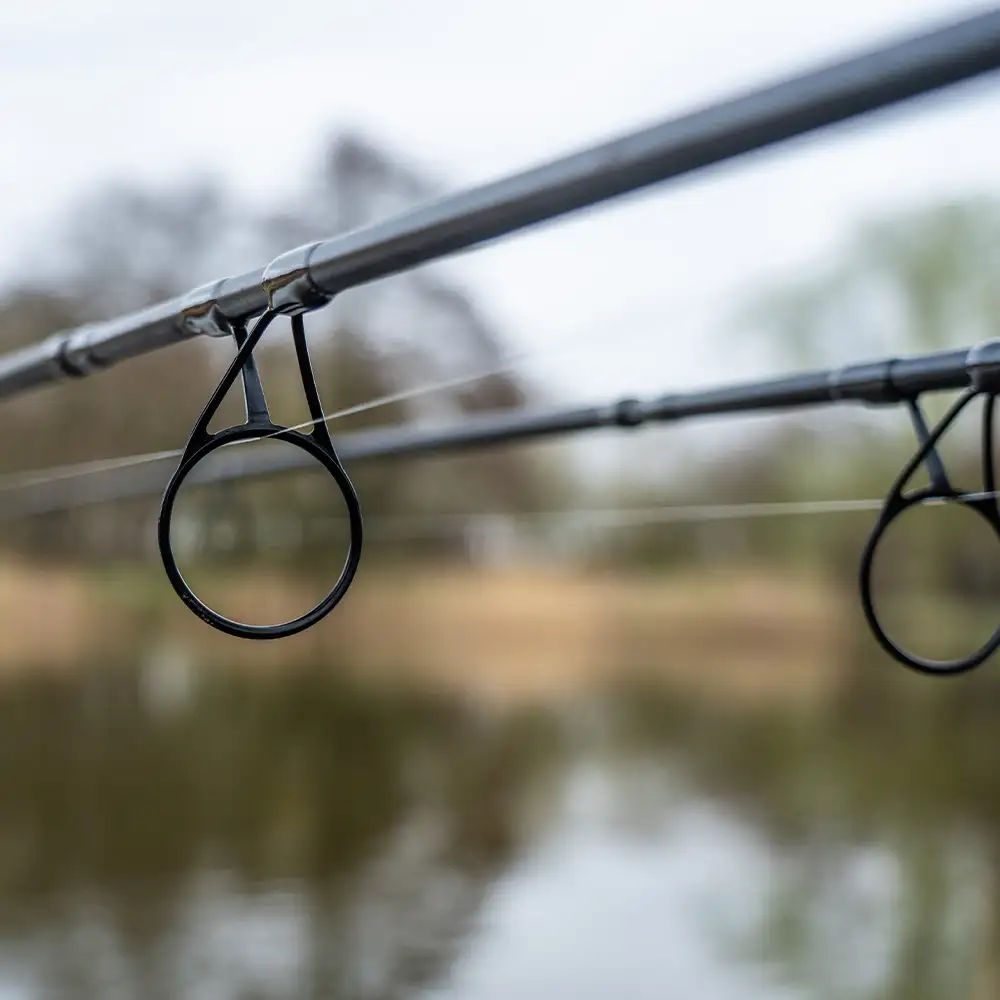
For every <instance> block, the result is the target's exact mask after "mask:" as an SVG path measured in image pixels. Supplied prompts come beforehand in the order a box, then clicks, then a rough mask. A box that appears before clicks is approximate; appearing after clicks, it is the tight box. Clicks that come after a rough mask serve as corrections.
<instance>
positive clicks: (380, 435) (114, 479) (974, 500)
mask: <svg viewBox="0 0 1000 1000" xmlns="http://www.w3.org/2000/svg"><path fill="white" fill-rule="evenodd" d="M454 381H456V380H447V381H445V382H443V383H441V384H442V385H446V386H447V385H451V384H453V383H454ZM424 388H427V387H424ZM948 390H951V391H954V390H962V392H961V395H960V396H959V397H958V401H957V403H956V404H954V405H953V406H952V408H951V409H950V410H949V411H948V412H947V413H946V414H945V416H944V417H943V418H942V419H941V421H940V422H939V423H938V424H937V425H936V426H935V427H934V428H933V430H931V429H929V428H928V425H927V421H926V418H925V416H924V413H923V411H922V409H921V407H920V397H921V396H923V395H924V394H926V393H932V392H942V391H948ZM997 392H1000V340H992V341H988V342H985V343H983V344H980V345H977V346H975V347H971V348H967V349H959V350H951V351H938V352H934V353H929V354H923V355H917V356H914V357H909V358H895V357H892V358H883V359H880V360H876V361H868V362H861V363H856V364H849V365H842V366H839V367H835V368H827V369H821V370H818V371H814V372H806V373H802V374H797V375H791V376H787V377H783V378H771V379H760V380H756V381H748V382H742V383H736V384H733V385H728V386H721V387H718V388H710V389H700V390H694V391H688V392H674V393H668V394H665V395H662V396H658V397H655V398H652V399H646V400H643V399H636V398H632V397H626V398H622V399H617V400H613V401H610V402H606V403H602V404H597V405H591V406H575V407H552V408H547V409H539V410H529V411H524V410H514V411H511V410H501V411H494V412H483V413H478V414H473V415H470V416H467V417H465V418H463V419H462V420H461V421H460V422H454V423H450V424H447V425H444V426H436V427H409V426H403V427H389V428H377V429H373V430H365V431H356V432H353V433H350V434H345V435H340V436H337V437H334V438H331V439H330V440H331V447H332V448H333V450H334V453H335V454H336V455H337V456H338V457H339V460H340V461H344V462H348V463H351V464H353V463H356V462H365V461H375V460H390V459H403V458H416V457H421V456H430V455H445V454H450V453H456V452H461V451H468V450H472V449H482V448H489V447H492V446H500V445H507V444H511V443H515V442H527V441H532V440H542V439H547V438H555V437H561V436H565V435H569V434H574V433H580V432H587V431H595V430H600V429H608V428H611V429H618V430H621V431H629V430H635V429H638V428H641V427H643V426H647V425H651V424H673V423H681V422H685V421H688V420H691V419H697V418H700V417H709V416H723V415H734V414H746V413H754V412H756V413H767V412H778V411H783V410H792V409H794V410H798V409H802V408H806V407H815V406H828V405H844V404H855V405H865V406H874V407H885V406H894V405H902V406H905V407H906V408H907V409H908V410H909V413H910V416H911V419H912V421H913V425H914V429H915V431H916V434H917V439H918V445H919V448H918V451H917V453H916V454H915V456H914V458H913V459H911V460H910V461H909V462H908V463H907V464H906V465H905V466H904V469H903V472H902V473H901V474H900V476H899V477H897V480H896V482H895V483H894V484H893V487H892V488H891V489H890V491H889V494H888V496H887V498H886V500H885V501H884V502H883V503H881V505H879V506H880V508H881V509H880V512H879V515H878V518H877V521H876V524H875V526H874V528H873V530H872V533H871V535H870V537H869V541H868V544H867V545H866V546H865V549H864V552H863V556H862V566H861V577H860V580H861V583H860V586H861V595H862V608H863V610H864V611H865V614H866V617H867V619H868V623H869V625H870V627H871V628H872V630H873V632H874V634H875V636H876V638H877V639H878V640H879V641H880V642H881V643H882V645H883V646H884V647H885V648H886V649H887V650H888V651H889V652H890V653H891V654H892V655H893V656H894V657H895V658H896V659H899V660H901V661H902V662H904V663H906V665H908V666H912V667H914V668H915V669H918V670H922V671H925V672H933V673H956V672H960V671H962V670H968V669H971V668H972V667H973V666H976V665H978V664H979V663H981V662H983V660H985V659H986V658H988V657H989V656H990V655H991V654H992V653H993V652H994V651H995V649H996V648H997V647H998V646H1000V635H998V634H994V635H993V636H992V637H991V638H990V640H988V641H987V643H985V644H984V645H983V647H981V648H980V649H979V650H977V651H976V652H975V653H973V654H971V655H970V656H967V657H964V658H961V659H958V660H954V661H930V660H924V659H922V658H920V657H917V656H914V655H913V654H911V653H909V652H908V651H906V650H904V649H902V648H901V647H899V646H898V645H896V644H895V643H894V642H893V640H892V639H891V638H890V637H889V636H888V635H887V633H886V632H885V630H884V629H883V627H882V625H881V623H880V620H879V618H878V614H877V612H876V609H875V605H874V600H873V598H872V586H871V578H872V568H873V564H874V559H875V554H876V550H877V547H878V545H879V543H880V541H881V539H882V538H883V537H884V535H885V533H886V531H887V530H888V528H889V526H890V525H891V524H892V523H893V522H895V521H896V520H897V519H898V518H899V517H900V516H901V515H902V514H903V513H904V512H905V511H906V510H908V509H910V508H912V507H915V506H918V505H921V504H936V503H949V502H950V503H957V504H960V505H962V506H965V507H968V508H969V509H970V510H973V511H974V512H976V513H978V514H980V515H981V516H983V517H984V518H985V520H986V521H987V523H988V524H989V525H990V526H991V527H992V528H993V529H994V531H996V532H997V534H998V536H1000V511H998V506H997V491H996V482H995V475H994V469H993V425H992V420H993V400H994V396H995V394H996V393H997ZM979 395H981V396H983V397H984V400H985V405H984V408H983V429H982V453H983V473H982V483H981V486H980V488H979V489H976V490H960V489H957V488H956V487H954V486H952V484H951V482H950V480H949V477H948V475H947V473H946V472H945V470H944V465H943V462H942V461H941V459H940V456H939V455H938V452H937V448H936V446H937V443H938V441H939V440H940V438H941V436H942V435H943V434H944V433H945V431H946V430H947V429H948V427H950V426H951V425H952V424H953V423H954V421H955V419H956V418H957V416H958V414H959V413H960V412H961V411H962V410H963V409H964V408H965V407H966V406H967V405H968V404H969V403H970V402H971V401H972V400H973V399H974V398H975V397H976V396H979ZM390 398H391V397H390ZM336 416H338V415H337V414H333V415H332V416H326V417H321V418H320V419H319V420H310V421H308V422H306V423H305V424H303V425H298V426H297V428H296V430H295V433H301V430H302V429H304V428H310V427H317V426H320V425H321V424H322V425H324V426H325V425H326V424H327V423H329V422H330V421H331V420H332V419H333V418H335V417H336ZM280 436H281V435H278V434H261V435H259V436H251V437H250V438H249V440H250V441H251V443H249V444H248V445H247V446H245V447H242V446H241V447H228V448H224V449H220V451H219V454H218V456H217V458H216V460H215V461H213V462H212V463H211V465H206V466H203V467H202V468H200V469H195V470H194V471H193V472H192V474H191V476H190V482H191V483H192V484H200V485H206V484H209V483H222V482H234V481H239V480H243V479H247V478H253V477H263V476H271V475H278V474H283V473H292V472H295V471H297V470H302V469H305V468H312V467H315V461H316V458H315V454H314V453H313V452H312V451H307V450H302V449H294V448H293V449H281V450H280V451H279V452H276V451H275V450H272V449H261V448H259V447H255V445H254V443H253V442H258V443H259V442H260V441H261V440H266V439H267V438H268V437H280ZM226 443H229V444H237V443H239V442H238V441H235V440H233V441H228V442H225V441H224V442H223V444H226ZM136 459H139V460H140V461H136ZM175 460H176V454H175V453H174V452H167V453H151V454H150V455H140V456H132V458H131V459H130V460H125V461H127V462H128V464H124V465H122V466H120V467H114V466H112V467H110V468H104V467H101V466H100V464H98V465H97V466H96V467H94V466H93V465H92V464H85V465H82V466H78V467H73V466H70V467H69V468H68V469H67V470H60V472H59V474H57V475H53V476H50V477H46V476H45V475H38V477H37V480H36V481H34V482H32V481H31V480H30V479H28V480H26V481H23V482H20V483H18V484H17V485H14V486H12V487H7V488H2V487H0V518H3V519H9V518H14V517H26V516H30V515H39V514H48V513H54V512H57V511H62V510H69V509H74V508H78V507H83V506H86V505H89V504H99V503H106V502H111V501H119V500H126V499H132V498H136V497H141V496H146V495H150V494H155V493H159V492H160V491H161V490H163V488H164V486H165V484H166V483H167V481H168V479H169V477H170V476H171V472H172V467H173V463H174V462H175ZM921 464H923V465H925V466H926V467H927V469H928V471H929V473H930V480H931V482H930V485H929V486H928V487H925V488H924V489H921V490H915V491H911V492H909V493H907V492H905V490H906V486H907V483H908V481H909V479H910V478H912V476H913V475H914V474H915V473H916V471H917V468H918V466H920V465H921ZM74 470H75V471H74ZM15 482H17V481H16V480H15ZM175 492H176V491H175ZM871 508H872V502H871V501H869V500H857V501H855V500H843V501H814V502H811V503H810V502H806V503H805V504H751V505H717V506H716V507H710V508H707V509H705V510H703V511H696V510H695V509H693V508H676V509H674V508H670V507H665V508H659V509H657V510H655V511H652V512H645V513H644V514H643V515H642V517H643V518H645V519H646V520H648V521H649V522H650V523H656V522H664V523H665V522H670V521H675V522H684V521H692V520H702V519H705V520H712V519H727V518H731V517H736V516H751V517H754V516H772V515H774V514H779V513H781V514H787V513H797V512H799V513H823V512H831V511H836V510H843V511H848V510H869V509H871ZM349 511H350V508H349ZM622 513H623V514H624V515H625V516H624V518H619V519H621V520H623V521H624V522H626V523H627V522H628V520H629V519H630V517H632V518H635V517H636V516H637V515H636V514H634V513H633V514H632V515H630V514H629V512H628V511H625V512H622ZM528 516H529V517H530V515H528ZM581 516H582V515H581ZM546 517H547V518H548V519H549V520H551V515H546V516H545V517H542V518H541V520H542V522H543V523H544V521H545V520H546ZM454 519H455V520H456V522H457V521H464V520H465V519H466V517H465V515H455V516H454ZM612 520H614V518H612ZM160 523H161V525H162V524H163V520H162V519H161V522H160ZM382 527H383V529H385V528H386V527H387V526H386V525H383V526H382ZM412 527H413V526H411V525H408V524H407V523H403V528H404V529H406V530H411V529H412ZM419 528H420V526H419V525H417V529H419ZM167 530H168V531H169V518H168V523H167ZM397 530H398V526H397ZM424 530H425V529H424ZM384 533H385V531H384V530H383V534H384ZM418 533H419V531H418ZM249 627H251V628H255V629H259V628H271V627H272V626H249ZM998 632H1000V630H998Z"/></svg>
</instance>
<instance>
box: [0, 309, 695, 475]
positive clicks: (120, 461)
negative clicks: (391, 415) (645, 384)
mask: <svg viewBox="0 0 1000 1000" xmlns="http://www.w3.org/2000/svg"><path fill="white" fill-rule="evenodd" d="M700 304H703V298H702V297H692V298H691V299H685V300H681V301H680V302H679V303H675V304H668V305H667V306H665V307H663V308H664V309H666V310H671V311H674V310H681V311H683V312H687V311H688V310H692V309H694V308H695V307H697V306H698V305H700ZM675 315H676V312H675ZM612 325H613V324H612V322H611V321H609V322H608V323H607V324H606V325H605V324H603V323H601V324H598V325H596V326H594V327H593V328H592V329H590V330H589V331H588V332H587V333H586V334H584V335H582V336H580V335H578V334H577V335H572V334H571V335H569V336H567V337H565V338H562V339H561V340H560V341H559V342H557V343H556V344H553V345H551V346H549V347H547V348H545V349H544V350H536V351H531V350H522V351H516V352H514V353H512V354H511V353H508V354H507V355H506V356H505V358H504V359H503V361H502V362H501V363H500V364H497V365H494V366H492V367H490V368H486V369H481V370H480V371H476V372H471V373H468V374H466V375H456V376H452V377H449V378H445V379H439V380H435V381H432V382H426V383H423V384H421V385H417V386H412V387H410V388H408V389H400V390H398V391H395V392H389V393H385V394H384V395H381V396H376V397H374V398H372V399H369V400H365V401H364V402H361V403H355V404H353V405H351V406H348V407H344V408H343V409H339V410H334V411H333V412H331V413H324V414H323V416H322V417H321V418H310V419H309V420H304V421H302V422H301V423H298V424H293V425H292V426H291V427H289V428H287V430H291V431H304V430H309V429H310V428H312V427H315V426H316V425H317V424H319V423H325V424H330V423H332V422H333V421H335V420H342V419H344V418H346V417H353V416H356V415H357V414H360V413H368V412H370V411H372V410H377V409H381V408H382V407H385V406H392V405H393V404H395V403H405V402H409V401H410V400H413V399H419V398H420V397H422V396H429V395H433V394H434V393H438V392H445V391H447V390H449V389H458V388H461V387H462V386H466V385H471V384H473V383H474V382H482V381H485V380H486V379H489V378H496V377H498V376H501V375H508V374H510V373H511V372H512V371H514V370H515V368H516V367H517V366H518V365H521V364H524V363H526V362H536V361H541V360H547V359H549V358H551V357H557V356H559V355H561V354H564V353H566V352H573V353H575V352H577V351H586V350H590V349H593V348H595V347H601V346H606V344H607V336H608V330H607V327H609V326H612ZM654 334H656V335H659V334H660V331H657V330H653V329H650V328H645V329H639V328H636V327H634V326H633V327H629V328H627V329H626V330H625V331H624V332H622V333H616V335H615V339H616V347H617V346H618V345H619V344H621V343H622V342H623V341H624V342H630V341H642V340H644V339H647V338H651V337H652V336H653V335H654ZM274 436H275V432H271V433H267V434H261V435H260V436H259V437H256V438H253V439H249V440H246V441H235V442H233V443H232V444H230V445H229V447H237V446H239V445H244V444H256V443H258V442H260V441H266V440H268V439H269V438H272V437H274ZM183 452H184V449H183V448H171V449H167V450H164V451H150V452H142V453H138V454H133V455H123V456H121V457H119V458H105V459H96V460H93V461H89V462H73V463H68V464H66V465H54V466H48V467H46V468H43V469H37V470H28V471H24V472H9V473H4V474H0V493H9V492H11V491H14V490H18V489H22V488H28V487H32V486H43V485H45V484H47V483H51V482H61V481H64V480H73V479H77V478H84V477H86V476H91V475H96V474H99V473H102V472H114V471H116V470H120V469H127V468H130V467H131V466H136V465H145V464H150V463H154V462H162V461H167V460H168V459H175V458H179V457H180V456H181V455H182V454H183Z"/></svg>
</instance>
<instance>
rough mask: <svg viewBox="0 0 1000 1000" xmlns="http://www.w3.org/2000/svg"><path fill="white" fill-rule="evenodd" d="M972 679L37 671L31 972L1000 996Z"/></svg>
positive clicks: (23, 743) (15, 802) (18, 795)
mask: <svg viewBox="0 0 1000 1000" xmlns="http://www.w3.org/2000/svg"><path fill="white" fill-rule="evenodd" d="M171 678H172V679H171ZM178 678H180V679H178ZM860 704H863V705H864V706H868V708H867V709H866V711H861V710H860V708H859V705H860ZM931 704H933V706H934V707H933V710H932V709H931V707H929V706H930V705H931ZM970 704H973V705H974V706H975V707H969V706H966V707H964V708H962V707H958V708H956V707H955V706H954V705H949V706H948V707H942V706H945V701H944V699H942V700H941V701H939V702H933V703H932V702H928V707H926V708H925V709H923V710H921V709H919V707H918V708H917V709H910V708H908V709H907V711H906V712H901V711H889V710H885V706H883V708H882V709H880V710H878V711H875V710H873V709H872V707H871V706H872V705H877V700H873V698H872V696H871V695H870V693H869V694H868V695H866V696H865V698H864V699H863V700H862V701H861V702H859V703H857V704H854V703H851V702H848V703H845V704H844V705H843V706H841V707H840V708H839V709H838V710H831V712H830V713H829V714H828V715H824V716H823V717H822V718H817V717H815V716H813V717H809V718H805V717H801V716H798V717H792V716H790V715H789V714H787V713H785V714H783V715H779V714H773V715H767V714H764V713H756V714H754V715H752V716H750V715H735V714H734V715H726V714H725V713H723V712H720V711H709V710H707V709H697V708H695V707H694V706H691V705H679V704H677V703H676V702H675V701H674V700H672V699H671V698H668V697H666V696H665V695H663V694H662V693H658V692H655V691H649V690H642V691H632V692H620V693H619V694H617V695H615V696H610V695H609V696H608V697H606V698H604V699H601V700H599V701H598V702H596V703H594V702H591V703H590V704H588V705H586V706H583V705H577V706H573V707H565V706H564V707H562V708H561V709H558V710H556V709H552V710H549V711H542V710H540V709H534V710H531V711H519V712H518V711H506V712H504V713H494V714H490V713H486V712H484V711H473V710H471V709H468V708H462V707H460V706H459V705H457V704H455V703H449V702H446V701H444V700H442V699H437V698H434V697H430V696H428V695H420V694H416V693H408V694H407V693H400V692H398V691H397V692H394V693H386V692H384V691H381V692H376V691H373V690H363V689H359V688H357V687H352V686H350V685H348V684H347V683H346V682H343V681H338V680H337V679H336V678H335V675H334V674H332V673H331V672H330V671H297V672H290V673H286V674H284V675H283V676H282V678H281V679H280V680H277V679H268V680H263V679H260V678H257V679H251V678H249V677H246V676H241V675H239V674H237V673H233V674H222V673H209V674H206V675H204V676H202V677H199V678H198V683H197V684H196V685H195V684H193V683H191V681H190V678H188V679H185V678H184V677H183V676H182V675H181V674H178V672H177V671H176V670H171V669H170V668H169V665H167V666H164V665H163V664H160V665H159V666H155V665H154V667H153V668H151V669H150V670H146V671H141V672H140V671H136V670H131V669H111V668H108V669H103V670H99V671H88V672H81V673H80V674H79V675H76V676H73V677H63V678H54V677H49V678H46V679H43V678H36V679H33V680H21V681H17V682H16V683H15V682H10V683H9V684H7V685H6V686H5V687H4V688H3V689H2V690H0V817H2V819H0V996H3V997H8V996H9V997H17V998H21V997H24V998H35V997H52V998H63V997H67V998H68V997H79V996H81V995H83V996H91V995H93V996H102V997H112V998H113V997H129V998H131V997H150V998H157V997H164V998H168V997H170V998H172V997H194V998H200V997H205V998H210V997H211V998H230V997H232V998H244V997H247V998H249V997H264V996H267V997H292V996H294V997H410V996H414V997H415V996H425V997H435V998H444V997H471V998H474V1000H485V998H492V997H498V998H499V997H509V996H512V995H513V996H519V997H539V998H541V997H574V998H578V997H590V996H593V997H605V996H608V995H619V994H620V995H628V996H630V997H643V996H649V997H653V996H656V997H662V996H673V995H677V996H691V995H699V996H707V997H719V998H722V997H730V996H731V997H754V996H760V997H765V996H767V997H774V996H778V997H782V996H787V997H803V996H805V997H817V998H819V997H823V998H825V997H859V998H860V997H866V998H867V997H899V998H904V997H905V998H922V997H940V996H948V997H979V996H983V997H985V996H992V995H994V990H995V987H996V982H995V980H993V979H992V978H991V977H992V976H993V975H994V972H993V969H992V957H993V955H994V954H995V953H996V944H997V940H996V929H995V928H996V926H997V921H996V920H995V916H994V913H993V910H994V908H995V905H996V904H995V894H994V889H993V884H992V880H993V872H994V871H995V866H996V863H997V858H996V846H997V845H1000V836H997V833H998V831H1000V827H998V825H997V819H998V814H997V803H1000V794H998V791H1000V789H998V788H997V784H998V781H1000V779H998V778H996V777H994V772H995V769H993V768H992V767H991V766H990V756H989V753H988V744H989V734H990V733H991V732H992V726H990V725H987V723H988V719H989V718H990V716H989V714H988V713H987V712H986V711H984V709H983V705H984V704H989V699H988V698H987V697H986V695H985V693H984V692H982V691H981V692H980V693H979V695H978V696H977V697H976V698H974V699H973V700H972V702H971V703H970ZM970 713H971V714H970Z"/></svg>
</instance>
